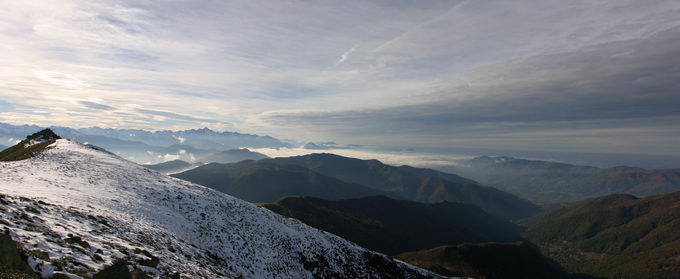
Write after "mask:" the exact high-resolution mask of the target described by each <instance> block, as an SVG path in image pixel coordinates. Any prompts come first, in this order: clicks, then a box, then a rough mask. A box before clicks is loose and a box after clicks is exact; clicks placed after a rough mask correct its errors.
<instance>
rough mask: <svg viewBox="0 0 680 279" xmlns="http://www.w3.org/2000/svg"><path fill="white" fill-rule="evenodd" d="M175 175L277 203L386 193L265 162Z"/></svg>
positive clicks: (254, 199)
mask: <svg viewBox="0 0 680 279" xmlns="http://www.w3.org/2000/svg"><path fill="white" fill-rule="evenodd" d="M172 176H174V177H177V178H180V179H184V180H187V181H191V182H194V183H197V184H200V185H203V186H207V187H210V188H213V189H215V190H218V191H220V192H224V193H227V194H229V195H232V196H235V197H238V198H241V199H244V200H246V201H250V202H274V201H276V200H278V199H280V198H281V197H285V196H290V195H298V196H311V197H319V198H325V199H345V198H353V197H365V196H373V195H384V194H386V193H385V192H383V191H379V190H375V189H371V188H368V187H366V186H363V185H358V184H352V183H347V182H344V181H341V180H338V179H335V178H333V177H329V176H325V175H323V174H319V173H317V172H314V171H311V170H309V169H305V168H302V167H299V166H293V165H278V164H272V163H269V162H265V161H243V162H239V163H234V164H219V163H211V164H207V165H203V166H200V167H197V168H194V169H192V170H188V171H185V172H182V173H178V174H173V175H172ZM393 196H394V195H393Z"/></svg>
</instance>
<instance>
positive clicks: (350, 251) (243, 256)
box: [0, 139, 437, 278]
mask: <svg viewBox="0 0 680 279" xmlns="http://www.w3.org/2000/svg"><path fill="white" fill-rule="evenodd" d="M0 194H2V195H0V209H1V210H0V212H1V214H0V229H3V230H5V231H8V232H9V233H10V234H11V236H12V238H13V239H14V240H15V241H17V242H18V243H20V244H22V245H23V246H24V249H25V250H27V251H28V252H27V253H28V254H29V255H30V256H29V259H28V262H29V263H30V264H31V265H32V266H33V268H34V270H36V271H40V272H42V273H43V276H44V277H49V276H51V274H54V273H60V272H61V273H66V274H79V275H80V276H84V277H87V276H91V275H92V274H94V273H95V272H97V271H99V270H101V269H102V268H104V267H106V266H109V265H111V264H112V262H114V260H116V259H120V258H123V259H125V260H126V261H127V263H128V265H129V268H131V269H137V270H141V271H145V272H146V273H148V274H149V275H151V276H153V277H157V278H158V277H161V276H168V275H170V274H174V273H176V272H179V273H180V274H181V275H182V277H183V278H222V277H225V278H238V277H243V278H313V277H320V278H435V277H437V275H435V274H432V273H429V272H427V271H424V270H422V269H418V268H415V267H413V266H410V265H408V264H405V263H403V262H399V261H395V260H392V259H391V258H388V257H386V256H384V255H381V254H377V253H374V252H370V251H367V250H365V249H363V248H360V247H358V246H356V245H355V244H353V243H350V242H348V241H345V240H343V239H341V238H339V237H337V236H335V235H332V234H329V233H326V232H322V231H319V230H316V229H313V228H311V227H308V226H306V225H304V224H302V223H300V222H298V221H296V220H293V219H285V218H283V217H281V216H279V215H277V214H275V213H272V212H270V211H268V210H266V209H263V208H258V207H256V206H254V205H252V204H250V203H247V202H244V201H241V200H239V199H236V198H233V197H231V196H228V195H226V194H223V193H219V192H216V191H214V190H211V189H208V188H206V187H203V186H199V185H195V184H192V183H189V182H185V181H182V180H179V179H175V178H172V177H168V176H165V175H163V174H160V173H158V172H155V171H152V170H149V169H146V168H144V167H141V166H139V165H137V164H134V163H132V162H129V161H126V160H124V159H121V158H120V157H117V156H116V155H113V154H111V153H108V152H104V151H102V150H98V149H95V148H92V147H89V146H86V145H83V144H80V143H77V142H73V141H69V140H61V139H60V140H57V141H56V142H55V143H54V144H52V145H51V146H50V147H49V148H48V149H47V150H45V151H43V152H41V153H39V154H37V155H36V156H34V157H32V158H30V159H27V160H22V161H15V162H0ZM45 252H46V253H47V254H45ZM55 271H56V272H55ZM73 276H74V275H73ZM73 278H77V277H73Z"/></svg>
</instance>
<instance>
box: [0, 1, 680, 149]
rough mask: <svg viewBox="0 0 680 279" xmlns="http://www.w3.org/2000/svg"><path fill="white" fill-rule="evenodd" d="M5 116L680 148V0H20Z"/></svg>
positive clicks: (386, 140) (7, 28) (387, 140)
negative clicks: (148, 0)
mask: <svg viewBox="0 0 680 279" xmlns="http://www.w3.org/2000/svg"><path fill="white" fill-rule="evenodd" d="M0 17H2V18H3V22H2V23H0V60H1V61H3V63H2V64H0V97H1V99H2V101H0V121H3V122H11V123H19V124H23V123H25V122H30V123H34V124H39V125H65V126H77V127H82V126H94V125H98V126H104V127H118V128H146V129H182V128H194V127H197V126H207V127H211V128H215V129H220V130H225V129H228V130H233V129H235V130H239V131H244V132H251V133H260V134H271V135H274V136H277V137H282V138H293V139H298V140H303V141H324V140H334V141H337V142H339V143H341V144H350V143H357V144H371V145H400V146H414V145H416V146H437V147H447V146H463V147H486V148H517V149H542V150H561V151H572V150H573V151H597V152H629V153H655V154H674V155H680V151H678V150H680V148H678V147H679V146H678V145H677V143H676V142H675V141H673V139H674V138H678V137H680V129H679V128H680V111H679V110H678V109H677V108H678V107H680V94H678V92H680V82H679V80H680V70H679V69H678V67H677V65H675V63H673V62H674V61H675V60H677V57H679V55H680V53H679V52H680V51H679V50H680V29H679V28H680V3H678V2H677V1H672V0H668V1H666V0H652V1H634V0H623V1H622V0H597V1H592V0H590V1H586V0H583V1H556V0H548V1H537V0H533V1H528V0H519V1H443V0H442V1H434V0H433V1H418V2H413V1H351V0H350V1H313V2H309V1H297V0H293V1H264V0H249V1H226V2H225V1H215V2H212V1H211V2H196V1H173V2H166V3H162V4H160V3H144V2H139V1H126V0H120V1H80V0H68V1H59V3H56V2H55V3H52V2H41V1H18V2H17V1H14V2H8V3H5V4H4V9H3V10H2V11H0Z"/></svg>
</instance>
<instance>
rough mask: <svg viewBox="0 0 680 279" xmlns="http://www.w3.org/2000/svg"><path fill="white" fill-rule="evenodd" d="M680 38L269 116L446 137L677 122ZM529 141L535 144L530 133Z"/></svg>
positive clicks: (350, 130) (498, 67)
mask: <svg viewBox="0 0 680 279" xmlns="http://www.w3.org/2000/svg"><path fill="white" fill-rule="evenodd" d="M679 42H680V28H678V29H671V30H668V31H665V32H661V33H658V34H656V35H654V36H651V37H649V38H645V39H634V40H627V41H622V42H613V43H607V44H602V45H598V46H593V47H591V48H589V49H587V50H581V51H575V52H566V53H557V54H550V55H541V56H536V57H530V58H527V59H523V60H519V61H514V62H511V63H501V64H495V65H491V66H488V67H485V68H481V69H479V70H478V71H476V72H474V73H472V74H470V75H468V76H467V77H466V78H465V79H463V80H464V81H465V84H462V85H461V84H460V83H458V84H455V83H454V84H452V85H450V86H449V87H447V88H443V89H441V91H439V92H435V93H431V94H427V95H421V96H420V97H419V101H418V102H414V103H413V104H408V105H400V106H393V107H385V108H377V109H376V108H369V109H362V110H348V111H342V110H341V111H326V112H320V111H307V112H286V111H282V112H276V113H271V114H264V115H263V116H262V117H263V118H264V121H266V122H269V123H271V124H272V125H281V126H297V127H299V128H300V129H307V130H313V131H320V133H321V134H324V133H331V132H332V131H338V130H341V131H342V134H345V135H348V134H350V135H353V136H367V135H374V136H379V135H383V136H393V137H401V136H409V137H411V138H413V135H421V136H422V138H426V137H427V135H433V136H441V137H444V138H443V139H445V140H449V139H451V138H456V137H466V135H467V136H471V137H474V136H482V135H484V134H486V135H487V138H492V137H493V136H494V135H498V134H502V133H508V132H511V131H515V132H521V131H524V132H527V130H534V131H536V130H540V129H544V130H554V129H555V128H557V127H559V128H560V129H563V131H565V132H567V131H570V133H574V130H579V129H584V128H586V129H592V128H598V129H608V128H609V129H611V128H616V127H626V128H628V129H630V128H633V127H632V126H631V125H637V126H635V128H637V129H638V130H639V128H644V127H646V128H649V127H650V125H651V126H656V127H659V129H667V128H668V127H670V126H675V125H678V124H680V112H679V111H678V110H677V108H678V107H680V95H678V94H677V92H680V79H677V77H678V76H680V70H679V69H678V67H677V66H676V65H675V62H674V57H678V56H680V43H679ZM650 46H654V47H650ZM584 126H585V127H584ZM629 132H631V133H634V132H635V131H634V130H630V131H629ZM671 134H673V133H671ZM527 135H530V134H527ZM675 136H680V133H676V134H675ZM522 140H525V141H526V145H527V146H530V145H532V144H534V143H533V141H532V139H531V138H530V137H529V136H527V137H526V138H523V139H522ZM659 140H660V141H663V139H659ZM405 143H406V142H402V144H405ZM444 143H445V142H444V141H442V142H440V144H444ZM502 144H504V142H503V141H500V140H499V142H497V145H502ZM659 144H661V145H664V144H662V143H659ZM626 148H627V147H626ZM621 151H622V150H621ZM657 152H659V151H657Z"/></svg>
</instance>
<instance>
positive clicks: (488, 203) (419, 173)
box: [261, 153, 539, 219]
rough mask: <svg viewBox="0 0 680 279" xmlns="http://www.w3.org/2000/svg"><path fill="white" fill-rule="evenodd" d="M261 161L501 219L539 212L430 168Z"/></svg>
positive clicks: (320, 157)
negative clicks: (470, 206)
mask: <svg viewBox="0 0 680 279" xmlns="http://www.w3.org/2000/svg"><path fill="white" fill-rule="evenodd" d="M261 161H264V162H268V163H274V164H279V165H296V166H301V167H304V168H306V169H309V170H312V171H314V172H318V173H320V174H323V175H327V176H330V177H335V178H337V179H339V180H342V181H346V182H349V183H356V184H360V185H365V186H367V187H369V188H372V189H376V190H380V191H384V192H387V193H393V194H395V195H398V196H400V197H403V198H405V199H409V200H414V201H420V202H439V201H460V202H469V203H472V204H475V205H477V206H479V207H480V208H482V209H484V210H486V211H487V212H489V213H491V214H494V215H496V216H500V217H502V218H505V219H520V218H523V217H527V216H531V215H533V214H536V213H537V212H538V211H539V209H538V207H537V206H535V205H534V204H532V203H530V202H528V201H526V200H524V199H521V198H519V197H516V196H514V195H512V194H508V193H506V192H503V191H500V190H497V189H495V188H491V187H484V186H481V185H480V184H479V183H477V182H475V181H473V180H470V179H467V178H464V177H461V176H458V175H455V174H449V173H444V172H440V171H435V170H431V169H422V168H414V167H409V166H401V167H395V166H390V165H386V164H383V163H381V162H380V161H378V160H360V159H355V158H348V157H342V156H338V155H334V154H325V153H324V154H310V155H304V156H294V157H285V158H274V159H265V160H261ZM336 199H337V198H336Z"/></svg>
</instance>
